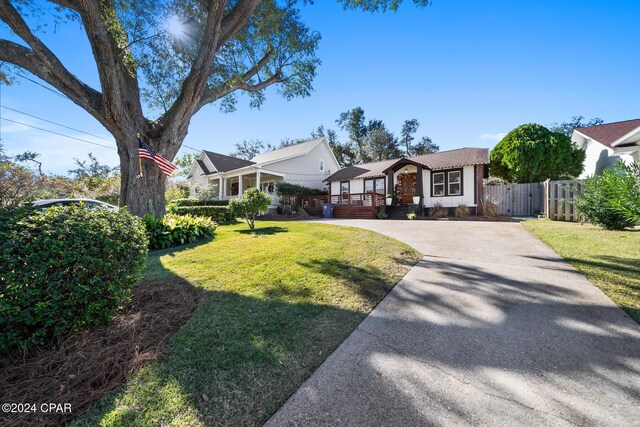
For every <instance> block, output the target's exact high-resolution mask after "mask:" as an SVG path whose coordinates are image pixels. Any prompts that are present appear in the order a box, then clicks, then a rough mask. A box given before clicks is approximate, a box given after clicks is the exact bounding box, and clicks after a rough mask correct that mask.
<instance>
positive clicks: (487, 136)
mask: <svg viewBox="0 0 640 427" xmlns="http://www.w3.org/2000/svg"><path fill="white" fill-rule="evenodd" d="M506 135H507V134H506V133H505V132H498V133H483V134H482V135H480V139H482V140H485V141H496V142H497V141H500V140H501V139H502V138H504V137H505V136H506Z"/></svg>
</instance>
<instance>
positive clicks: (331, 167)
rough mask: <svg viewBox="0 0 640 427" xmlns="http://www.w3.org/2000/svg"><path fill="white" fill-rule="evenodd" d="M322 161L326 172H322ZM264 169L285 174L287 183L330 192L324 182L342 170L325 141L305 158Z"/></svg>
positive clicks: (270, 165)
mask: <svg viewBox="0 0 640 427" xmlns="http://www.w3.org/2000/svg"><path fill="white" fill-rule="evenodd" d="M320 160H324V171H321V170H320ZM264 169H265V170H266V171H269V170H271V171H274V172H279V173H283V174H285V181H286V182H289V183H292V184H299V185H304V186H305V187H309V188H317V189H326V190H327V191H328V190H329V187H328V185H327V184H326V183H325V182H324V180H325V179H326V178H327V176H329V175H330V174H332V173H334V172H336V171H337V170H338V169H340V166H339V165H338V163H337V162H336V160H335V157H334V156H333V153H332V152H331V149H330V148H329V145H328V144H327V143H326V142H324V141H323V142H321V143H319V144H318V145H316V146H315V147H314V148H313V149H312V150H311V151H310V152H309V153H307V154H305V155H303V156H299V157H294V158H291V159H287V160H281V161H278V162H273V163H270V164H267V165H265V166H264ZM329 171H330V172H329Z"/></svg>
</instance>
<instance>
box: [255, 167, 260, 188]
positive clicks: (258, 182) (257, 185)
mask: <svg viewBox="0 0 640 427" xmlns="http://www.w3.org/2000/svg"><path fill="white" fill-rule="evenodd" d="M256 188H257V189H258V190H260V171H259V170H257V171H256Z"/></svg>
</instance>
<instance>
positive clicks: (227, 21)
mask: <svg viewBox="0 0 640 427" xmlns="http://www.w3.org/2000/svg"><path fill="white" fill-rule="evenodd" d="M259 4H260V0H240V1H238V3H237V4H236V5H235V6H234V7H233V9H231V11H230V12H229V13H228V14H227V16H225V17H224V19H223V20H222V28H221V31H220V40H219V45H220V46H221V45H223V44H224V43H225V42H226V41H227V40H229V39H230V38H231V37H233V35H234V34H235V33H236V32H237V31H238V30H239V29H240V28H242V27H243V26H244V25H245V24H246V22H247V20H248V19H249V18H250V17H251V15H253V12H255V10H256V8H257V7H258V5H259Z"/></svg>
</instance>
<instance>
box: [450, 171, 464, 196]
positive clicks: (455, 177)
mask: <svg viewBox="0 0 640 427" xmlns="http://www.w3.org/2000/svg"><path fill="white" fill-rule="evenodd" d="M447 182H448V184H447V185H448V186H449V187H448V191H447V194H448V195H449V196H459V195H461V194H462V173H461V172H460V171H450V172H448V177H447Z"/></svg>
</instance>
